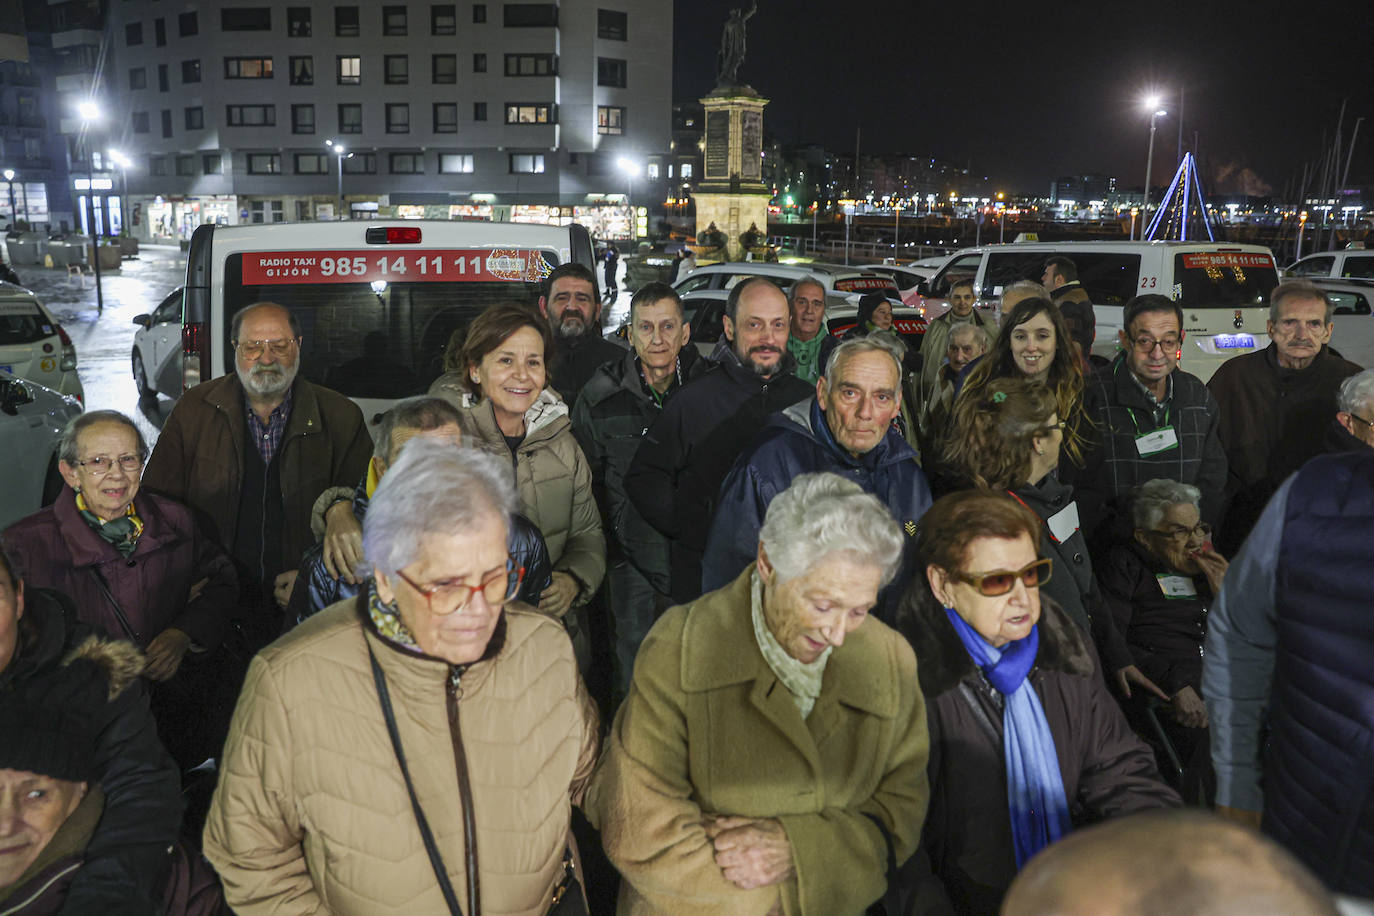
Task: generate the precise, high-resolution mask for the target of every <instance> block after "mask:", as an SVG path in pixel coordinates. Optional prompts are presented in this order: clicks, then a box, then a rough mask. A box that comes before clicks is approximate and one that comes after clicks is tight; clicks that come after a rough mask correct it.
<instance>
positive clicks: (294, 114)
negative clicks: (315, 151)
mask: <svg viewBox="0 0 1374 916" xmlns="http://www.w3.org/2000/svg"><path fill="white" fill-rule="evenodd" d="M314 132H315V106H314V105H292V106H291V133H293V134H313V133H314ZM296 171H298V172H299V171H300V169H297V170H296Z"/></svg>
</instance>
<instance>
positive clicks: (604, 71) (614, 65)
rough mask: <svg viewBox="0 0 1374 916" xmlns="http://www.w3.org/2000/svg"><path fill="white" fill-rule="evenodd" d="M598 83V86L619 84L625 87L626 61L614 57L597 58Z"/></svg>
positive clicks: (622, 87)
mask: <svg viewBox="0 0 1374 916" xmlns="http://www.w3.org/2000/svg"><path fill="white" fill-rule="evenodd" d="M596 84H597V85H598V86H618V87H620V88H621V89H624V88H625V61H623V60H617V59H616V58H614V57H598V58H597V59H596Z"/></svg>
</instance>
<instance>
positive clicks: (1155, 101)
mask: <svg viewBox="0 0 1374 916" xmlns="http://www.w3.org/2000/svg"><path fill="white" fill-rule="evenodd" d="M1145 107H1146V108H1148V109H1151V110H1152V113H1151V114H1150V146H1149V152H1147V153H1146V154H1145V195H1144V196H1143V197H1142V198H1141V202H1140V238H1141V241H1144V240H1145V225H1146V223H1148V222H1149V221H1150V220H1149V213H1148V207H1149V203H1150V172H1151V171H1152V170H1153V168H1154V164H1155V120H1156V119H1158V118H1161V117H1163V116H1164V115H1166V114H1168V112H1167V111H1165V110H1164V109H1163V108H1160V107H1159V98H1158V97H1157V96H1153V95H1152V96H1150V97H1149V98H1148V99H1146V100H1145Z"/></svg>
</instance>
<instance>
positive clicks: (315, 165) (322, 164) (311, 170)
mask: <svg viewBox="0 0 1374 916" xmlns="http://www.w3.org/2000/svg"><path fill="white" fill-rule="evenodd" d="M295 168H296V174H297V175H328V174H329V157H327V156H325V155H324V153H296V156H295Z"/></svg>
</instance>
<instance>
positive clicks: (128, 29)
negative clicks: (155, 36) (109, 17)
mask: <svg viewBox="0 0 1374 916" xmlns="http://www.w3.org/2000/svg"><path fill="white" fill-rule="evenodd" d="M124 43H125V44H126V45H129V46H130V47H133V46H134V45H141V44H143V23H141V22H131V23H129V24H128V25H126V26H125V27H124Z"/></svg>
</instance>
